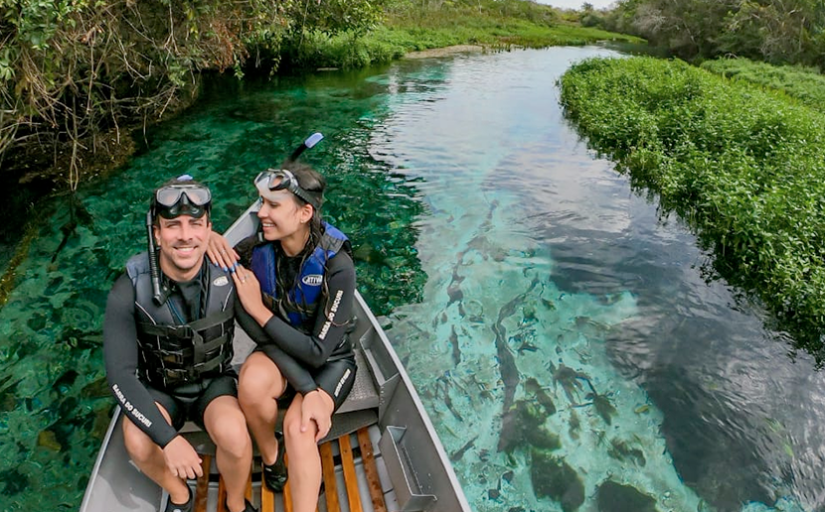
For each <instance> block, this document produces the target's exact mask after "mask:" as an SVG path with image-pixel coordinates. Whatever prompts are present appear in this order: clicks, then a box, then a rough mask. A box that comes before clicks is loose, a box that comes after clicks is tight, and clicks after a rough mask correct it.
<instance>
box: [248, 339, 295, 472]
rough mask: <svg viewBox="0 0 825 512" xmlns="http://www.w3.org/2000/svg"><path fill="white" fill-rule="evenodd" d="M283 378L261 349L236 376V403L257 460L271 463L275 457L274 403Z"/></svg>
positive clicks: (282, 384) (278, 394) (276, 415)
mask: <svg viewBox="0 0 825 512" xmlns="http://www.w3.org/2000/svg"><path fill="white" fill-rule="evenodd" d="M285 384H286V381H285V380H284V378H283V377H282V376H281V372H280V370H278V367H277V366H275V363H273V362H272V360H271V359H270V358H269V357H268V356H267V355H266V354H263V353H261V352H254V353H252V355H250V356H249V358H247V360H246V362H244V364H243V366H242V367H241V374H240V377H239V379H238V402H239V403H240V405H241V410H243V413H244V416H246V422H247V424H248V425H249V430H250V431H251V432H252V437H254V438H255V442H256V443H257V444H258V450H260V452H261V459H263V462H264V464H266V465H267V466H271V465H272V464H275V461H276V460H277V458H278V441H277V440H276V439H275V422H276V420H277V419H278V402H277V401H276V399H277V398H278V397H280V396H281V395H282V394H283V392H284V388H285Z"/></svg>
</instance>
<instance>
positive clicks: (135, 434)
mask: <svg viewBox="0 0 825 512" xmlns="http://www.w3.org/2000/svg"><path fill="white" fill-rule="evenodd" d="M155 405H157V406H158V409H159V410H160V412H161V414H163V417H164V418H165V419H166V421H167V422H168V423H169V424H170V425H171V424H172V420H171V419H170V417H169V413H168V412H166V409H164V408H163V406H161V405H160V404H158V403H157V402H155ZM123 440H124V443H125V445H126V451H127V452H129V457H131V458H132V460H133V461H134V462H135V464H136V465H137V467H138V468H139V469H140V471H141V472H143V474H144V475H146V476H148V477H149V478H150V479H152V481H153V482H155V483H156V484H158V485H159V486H161V487H163V488H164V489H165V490H166V492H168V493H169V499H170V500H172V503H175V504H180V505H183V504H185V503H186V502H187V501H188V500H189V486H187V485H186V481H185V480H183V479H181V478H178V477H177V476H176V475H173V474H172V472H171V471H170V470H169V468H168V467H167V466H166V460H165V459H164V457H163V450H162V449H161V448H160V446H158V445H157V444H155V442H154V441H152V438H150V437H149V436H148V435H146V434H145V433H144V432H143V431H142V430H141V429H140V428H138V427H137V426H136V425H135V424H134V423H132V422H131V421H130V420H129V419H128V418H126V417H124V418H123Z"/></svg>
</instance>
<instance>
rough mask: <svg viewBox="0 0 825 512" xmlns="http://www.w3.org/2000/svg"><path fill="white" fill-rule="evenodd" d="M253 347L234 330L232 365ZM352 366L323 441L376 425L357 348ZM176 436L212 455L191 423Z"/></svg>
mask: <svg viewBox="0 0 825 512" xmlns="http://www.w3.org/2000/svg"><path fill="white" fill-rule="evenodd" d="M254 346H255V345H254V343H253V342H252V340H250V339H249V337H248V336H247V335H246V333H245V332H244V331H243V330H242V329H240V328H236V329H235V358H233V360H232V363H233V365H236V366H237V367H240V365H241V364H243V361H245V360H246V358H247V357H248V356H249V354H250V353H252V349H254ZM355 363H356V365H357V366H358V371H356V372H355V382H354V383H353V385H352V390H351V391H350V394H349V396H347V399H346V401H344V403H343V404H342V405H341V407H340V408H339V409H338V410H337V411H336V412H335V416H334V417H333V420H332V429H330V432H329V434H327V436H326V437H325V438H324V440H326V439H335V438H338V437H339V436H342V435H344V434H349V433H351V432H355V431H356V430H358V429H359V428H361V427H365V426H368V425H371V424H373V423H375V422H376V421H378V413H377V411H378V402H379V396H378V391H377V389H376V387H375V382H374V380H373V378H372V376H371V374H370V370H369V366H367V361H366V360H365V358H364V354H363V353H362V351H361V349H360V348H357V349H356V350H355ZM284 412H285V411H283V410H280V411H278V421H277V425H278V426H276V429H277V430H281V428H280V425H281V423H282V422H283V417H284ZM180 432H181V434H184V435H185V436H186V438H187V439H188V440H189V442H190V443H191V444H192V446H193V447H194V448H195V450H196V451H197V452H198V453H199V454H201V455H207V454H208V455H214V454H215V445H214V443H212V440H211V439H210V438H209V435H208V434H207V433H206V432H204V431H203V430H201V428H200V427H199V426H198V425H196V424H195V423H194V422H192V421H188V422H186V424H185V425H184V426H183V428H182V429H181V430H180ZM322 442H323V440H322Z"/></svg>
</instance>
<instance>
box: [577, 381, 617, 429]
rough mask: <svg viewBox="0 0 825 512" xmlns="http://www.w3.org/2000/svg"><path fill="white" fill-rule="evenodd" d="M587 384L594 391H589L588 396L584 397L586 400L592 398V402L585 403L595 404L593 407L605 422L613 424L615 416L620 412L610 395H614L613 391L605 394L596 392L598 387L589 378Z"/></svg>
mask: <svg viewBox="0 0 825 512" xmlns="http://www.w3.org/2000/svg"><path fill="white" fill-rule="evenodd" d="M587 384H588V385H589V386H590V390H591V391H592V393H588V394H587V396H585V397H584V398H585V399H586V400H590V403H589V404H585V405H593V407H595V408H596V413H598V415H599V416H601V418H602V419H603V420H604V422H605V423H607V424H608V425H612V424H613V416H615V415H616V414H618V411H617V410H616V408H615V407H614V406H613V403H612V402H611V401H610V397H611V396H613V393H605V394H604V395H600V394H599V393H597V392H596V388H594V387H593V384H592V383H591V382H590V381H589V380H588V381H587Z"/></svg>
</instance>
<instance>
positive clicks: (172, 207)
mask: <svg viewBox="0 0 825 512" xmlns="http://www.w3.org/2000/svg"><path fill="white" fill-rule="evenodd" d="M211 209H212V192H210V190H209V187H207V186H206V185H202V184H200V183H198V182H197V181H195V180H194V179H193V178H192V176H189V175H188V174H184V175H182V176H179V177H177V178H175V179H174V180H172V181H169V182H167V183H165V184H164V185H163V186H161V187H160V188H158V189H157V190H155V193H154V194H153V195H152V206H151V207H150V208H149V211H148V212H146V238H147V242H148V246H149V247H148V248H149V273H150V274H151V278H152V298H153V300H154V301H155V303H156V304H157V305H158V306H162V305H163V304H164V303H165V302H166V298H167V297H168V296H169V289H168V288H167V287H166V286H164V285H163V284H162V283H161V279H160V267H159V265H158V252H157V247H155V223H156V222H158V220H157V218H158V217H163V218H164V219H174V218H176V217H180V216H181V215H189V216H191V217H194V218H196V219H199V218H201V217H203V216H204V215H207V219H208V215H209V211H210V210H211Z"/></svg>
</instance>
